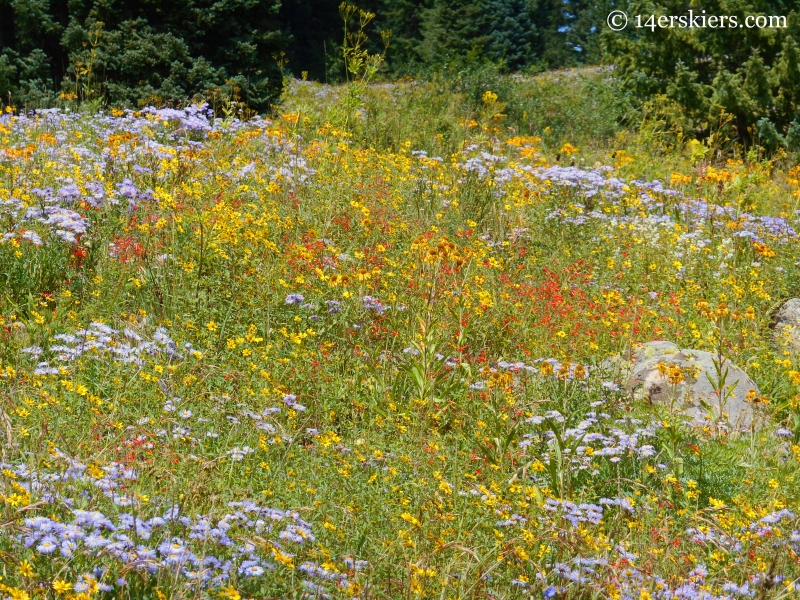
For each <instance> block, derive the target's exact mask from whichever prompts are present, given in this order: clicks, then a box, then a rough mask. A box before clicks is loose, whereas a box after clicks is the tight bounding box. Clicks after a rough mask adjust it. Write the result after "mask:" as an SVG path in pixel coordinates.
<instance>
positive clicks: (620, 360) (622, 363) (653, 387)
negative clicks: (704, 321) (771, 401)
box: [603, 341, 765, 430]
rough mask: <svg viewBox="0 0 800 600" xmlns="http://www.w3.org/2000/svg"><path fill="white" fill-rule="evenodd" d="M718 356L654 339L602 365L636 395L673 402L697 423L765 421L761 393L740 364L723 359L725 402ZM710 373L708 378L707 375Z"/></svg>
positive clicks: (741, 425) (735, 425)
mask: <svg viewBox="0 0 800 600" xmlns="http://www.w3.org/2000/svg"><path fill="white" fill-rule="evenodd" d="M716 358H717V356H716V355H715V354H712V353H711V352H706V351H703V350H691V349H683V350H682V349H680V348H679V347H678V346H677V345H675V344H673V343H672V342H664V341H655V342H648V343H646V344H644V345H641V346H638V347H634V348H633V350H632V351H631V352H630V355H629V356H625V357H620V356H616V357H613V358H612V359H609V360H607V361H606V362H605V363H604V364H603V367H604V368H606V369H609V370H613V371H616V372H617V373H618V374H619V376H620V378H621V379H622V382H623V384H624V385H625V388H626V389H627V390H628V391H629V392H631V393H632V394H633V395H634V397H637V398H640V399H644V400H647V401H649V402H653V403H673V402H674V406H675V407H676V408H678V409H680V410H682V411H684V412H685V413H686V414H687V415H689V416H691V417H692V419H693V420H694V421H695V422H696V423H697V424H702V423H707V422H708V421H709V420H710V421H711V422H718V421H722V420H723V417H724V419H725V420H726V421H727V422H728V424H729V425H730V427H731V428H732V429H735V430H745V429H750V428H751V427H752V426H753V425H755V426H756V427H757V428H759V427H761V426H762V425H763V424H764V421H765V416H764V414H763V411H760V410H759V409H758V401H759V399H760V397H761V394H760V392H759V390H758V387H757V386H756V384H755V382H754V381H753V380H752V379H751V378H750V377H749V376H748V375H747V373H745V372H744V371H743V370H742V369H740V368H739V367H738V366H736V365H735V364H733V363H732V362H731V361H729V360H724V362H723V367H722V370H723V372H724V371H725V370H726V369H727V377H726V379H725V382H724V392H723V396H724V398H723V402H722V407H720V397H719V394H718V393H717V391H716V390H715V387H717V386H715V385H714V383H712V381H713V382H717V369H716V367H715V364H714V361H715V360H716ZM709 377H710V379H711V380H709Z"/></svg>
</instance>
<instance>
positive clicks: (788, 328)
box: [772, 298, 800, 352]
mask: <svg viewBox="0 0 800 600" xmlns="http://www.w3.org/2000/svg"><path fill="white" fill-rule="evenodd" d="M772 331H773V339H774V340H775V343H776V344H777V345H778V347H779V348H786V349H788V350H789V351H791V352H800V298H792V299H791V300H789V301H787V302H786V303H784V304H783V306H781V307H780V308H779V309H778V310H777V312H776V313H775V315H774V316H773V317H772Z"/></svg>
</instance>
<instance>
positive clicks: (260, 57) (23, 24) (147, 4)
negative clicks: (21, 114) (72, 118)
mask: <svg viewBox="0 0 800 600" xmlns="http://www.w3.org/2000/svg"><path fill="white" fill-rule="evenodd" d="M0 2H5V3H6V6H5V7H3V6H2V5H0V10H3V8H5V9H6V10H5V11H4V13H3V14H4V17H5V18H4V23H3V27H2V46H3V47H2V51H1V52H0V94H3V96H5V95H7V94H9V93H11V94H12V97H13V98H15V99H16V101H22V102H26V101H28V102H33V101H36V99H37V98H36V95H35V94H34V91H35V90H40V91H41V92H42V93H44V92H45V91H46V90H51V91H55V90H57V89H58V87H59V85H60V84H61V83H62V79H63V78H66V79H65V83H66V87H67V89H72V90H74V91H77V92H78V93H79V94H80V95H84V96H87V97H88V96H90V95H92V94H94V95H97V96H98V97H101V98H103V99H105V100H106V101H108V102H111V103H122V104H134V105H135V104H140V103H143V102H151V101H154V102H162V103H167V102H184V101H186V100H187V99H189V98H192V97H193V96H195V95H208V94H210V93H213V92H214V90H219V89H220V88H227V89H228V90H230V89H231V88H236V89H238V90H239V94H240V96H241V99H242V100H244V101H245V102H246V103H247V104H248V105H249V106H251V107H252V108H256V109H259V110H263V109H265V108H267V107H268V106H269V104H270V102H271V101H273V100H274V98H275V97H276V95H277V94H278V93H279V92H280V87H281V81H282V75H281V72H280V69H279V68H278V67H277V65H276V63H275V60H274V58H273V54H275V53H276V52H278V51H279V50H280V49H281V48H282V46H283V34H282V33H281V31H280V23H279V21H278V8H279V4H280V2H279V0H169V1H167V0H150V1H147V0H126V1H122V0H69V2H66V1H65V0H0Z"/></svg>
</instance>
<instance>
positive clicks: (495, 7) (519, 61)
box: [484, 0, 534, 69]
mask: <svg viewBox="0 0 800 600" xmlns="http://www.w3.org/2000/svg"><path fill="white" fill-rule="evenodd" d="M484 12H485V14H486V22H487V25H488V34H487V37H488V41H487V45H486V54H487V56H488V57H489V58H490V59H492V60H495V61H503V63H505V65H506V66H507V67H508V68H510V69H520V68H522V67H524V66H526V65H527V64H528V62H529V61H530V58H531V39H532V38H533V34H534V29H533V22H532V21H531V18H530V13H529V10H528V4H527V2H526V1H525V0H488V1H487V2H486V6H485V8H484Z"/></svg>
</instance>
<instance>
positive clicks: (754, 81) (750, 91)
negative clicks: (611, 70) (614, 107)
mask: <svg viewBox="0 0 800 600" xmlns="http://www.w3.org/2000/svg"><path fill="white" fill-rule="evenodd" d="M689 10H693V15H694V16H697V15H702V14H703V13H701V12H700V9H698V7H696V6H694V5H691V4H689V3H687V2H685V1H684V0H662V1H661V4H659V5H654V4H652V3H651V2H649V1H645V2H632V3H631V5H630V7H629V8H628V13H629V14H631V15H637V14H641V15H654V20H653V22H654V23H655V22H657V19H658V16H659V15H665V16H669V15H676V16H677V15H686V16H688V15H689ZM703 10H704V11H705V15H716V16H721V15H725V16H726V17H735V18H736V25H737V26H729V27H724V28H722V27H716V28H712V27H708V26H707V27H671V28H661V27H657V26H654V27H653V28H652V29H651V28H646V27H642V28H637V27H628V28H627V29H626V30H625V31H624V32H612V31H609V30H606V31H605V32H604V33H603V42H604V46H605V50H606V52H607V54H608V56H609V57H610V58H611V60H613V61H614V63H615V64H616V66H617V72H618V73H619V76H620V77H621V78H622V79H623V80H624V81H625V83H626V85H627V87H628V88H629V89H630V90H631V91H632V92H633V93H634V94H636V95H638V96H639V97H641V98H642V99H646V98H649V97H652V96H653V95H654V94H666V95H667V96H668V97H669V98H670V99H671V100H673V101H674V102H675V103H677V104H678V105H679V106H680V107H681V108H682V109H683V110H684V114H685V117H686V118H687V119H688V120H689V128H690V129H695V130H699V131H701V132H703V131H705V132H708V127H709V123H715V122H720V117H721V115H722V113H723V111H724V112H725V113H727V114H728V115H731V117H730V119H725V120H730V121H731V123H732V125H733V127H734V130H733V133H734V134H735V135H736V136H738V137H739V139H740V140H742V141H744V142H750V141H751V140H752V139H753V135H754V134H755V135H757V136H758V139H759V140H761V142H762V143H767V144H769V145H775V144H779V145H784V144H785V143H786V140H789V139H792V140H794V139H797V135H796V134H797V132H798V131H799V130H800V129H799V128H798V124H797V121H798V108H800V65H799V64H798V63H800V52H799V51H798V40H797V37H796V36H797V33H796V32H797V25H798V23H799V22H800V0H772V1H768V0H710V1H709V2H706V3H705V4H704V5H703ZM757 15H780V16H785V17H786V23H785V25H786V26H785V27H780V28H758V27H747V26H746V21H745V19H746V17H748V16H751V17H753V16H757ZM643 24H644V25H646V24H647V22H646V21H645V22H644V23H643ZM793 126H794V129H792V132H794V133H792V134H791V135H790V129H791V128H792V127H793Z"/></svg>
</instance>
